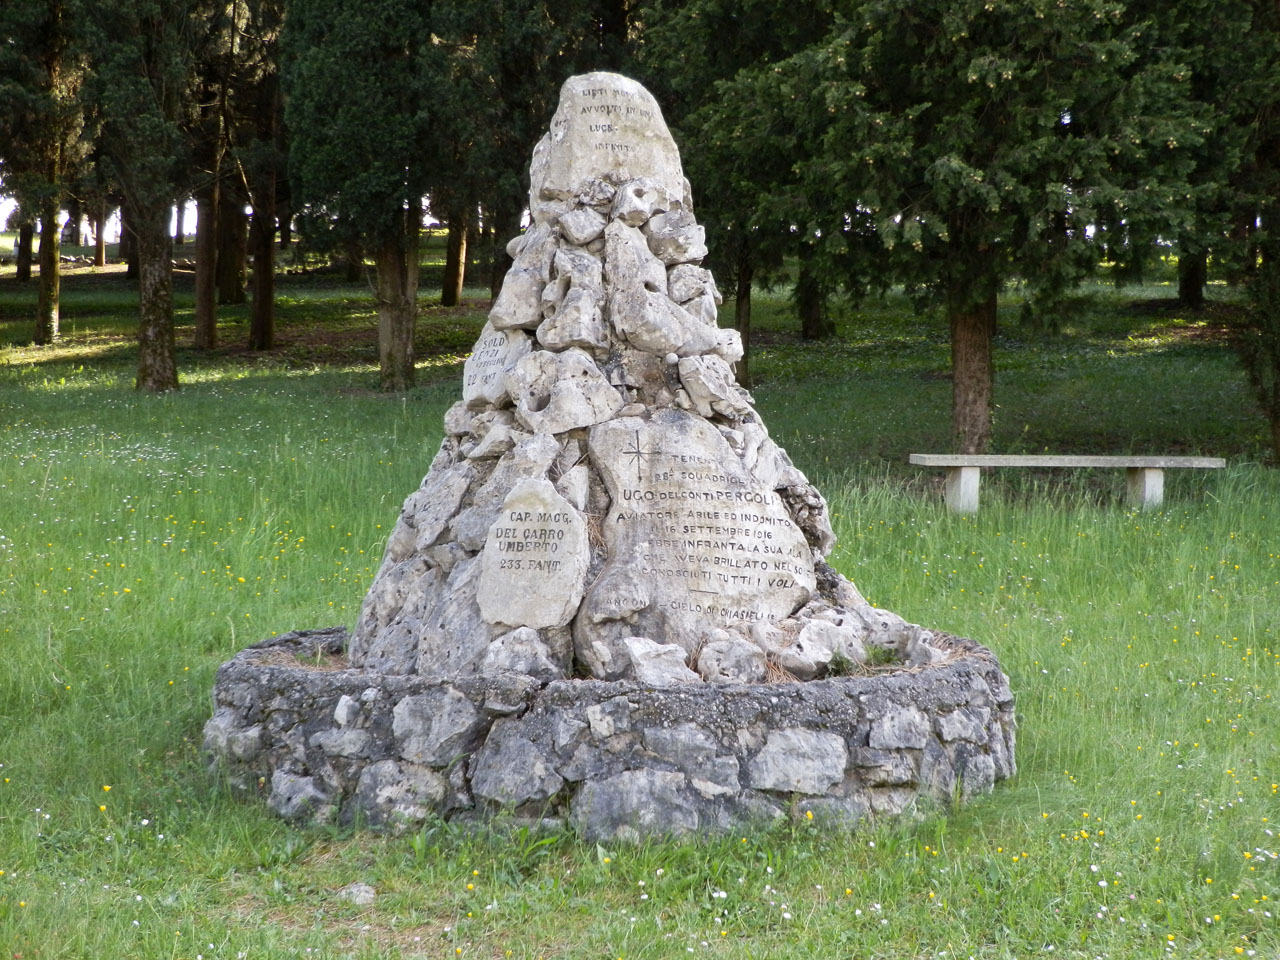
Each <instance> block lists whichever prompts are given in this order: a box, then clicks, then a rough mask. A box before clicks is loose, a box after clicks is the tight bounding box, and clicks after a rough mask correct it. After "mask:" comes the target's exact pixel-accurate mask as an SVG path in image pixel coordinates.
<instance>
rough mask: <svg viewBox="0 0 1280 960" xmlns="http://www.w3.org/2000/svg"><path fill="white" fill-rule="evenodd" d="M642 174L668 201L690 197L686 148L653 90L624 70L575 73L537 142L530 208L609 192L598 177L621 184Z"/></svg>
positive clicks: (531, 175) (563, 90)
mask: <svg viewBox="0 0 1280 960" xmlns="http://www.w3.org/2000/svg"><path fill="white" fill-rule="evenodd" d="M639 179H645V180H648V181H651V182H652V184H653V186H655V187H656V188H657V190H658V192H659V193H661V194H665V197H664V200H665V204H675V205H679V204H680V203H681V202H682V200H683V198H684V191H685V181H684V172H683V171H682V169H681V166H680V151H679V150H678V149H676V143H675V140H673V139H672V137H671V132H670V131H669V130H668V129H667V124H666V122H665V121H664V120H663V119H662V110H661V109H660V108H659V107H658V102H657V100H655V99H654V98H653V94H651V93H649V91H648V90H646V89H645V88H644V87H642V86H641V85H640V84H639V83H637V82H636V81H634V80H631V79H630V78H628V77H624V76H622V75H621V74H617V73H586V74H582V75H580V76H576V77H570V78H569V79H568V80H566V81H565V82H564V86H562V87H561V88H560V105H559V106H558V107H557V109H556V112H555V116H553V117H552V119H551V129H550V130H549V131H548V132H547V134H546V135H545V136H543V138H542V139H541V140H540V141H539V142H538V145H537V147H535V148H534V153H533V163H532V165H531V169H530V181H531V182H530V188H529V207H530V209H532V210H536V209H537V208H538V207H539V206H540V205H543V204H545V203H547V202H549V201H551V202H554V201H557V200H561V201H562V200H570V199H573V198H574V197H578V196H580V195H584V194H585V195H591V196H592V197H593V198H599V199H604V195H602V194H601V193H600V191H599V188H598V187H597V188H596V189H595V190H594V191H593V190H592V188H591V187H592V182H593V181H600V180H603V181H605V182H606V183H611V184H613V185H615V186H616V185H618V184H622V183H626V182H628V181H632V180H639ZM665 204H664V206H665Z"/></svg>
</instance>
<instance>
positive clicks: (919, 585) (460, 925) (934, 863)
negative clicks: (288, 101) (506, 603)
mask: <svg viewBox="0 0 1280 960" xmlns="http://www.w3.org/2000/svg"><path fill="white" fill-rule="evenodd" d="M2 243H3V239H0V244H2ZM0 249H4V248H3V247H2V246H0ZM6 271H7V272H6ZM189 284H190V280H189V278H185V279H180V282H179V290H178V322H179V342H180V343H182V342H184V341H185V342H188V343H189V340H190V326H191V299H190V287H189ZM63 292H64V302H63V313H62V317H63V320H62V327H63V331H64V335H65V336H64V339H63V342H62V343H60V344H59V345H57V346H54V347H51V348H43V349H35V348H32V347H30V346H28V345H27V341H28V340H29V338H30V335H31V333H30V331H31V317H32V316H33V314H34V299H35V291H34V287H33V286H32V285H21V286H20V285H18V284H17V283H16V282H15V281H14V279H13V276H12V268H11V267H10V268H0V413H2V414H3V416H0V662H3V665H4V666H3V669H0V951H2V952H0V960H19V958H21V960H26V958H34V957H39V958H54V957H57V958H83V957H104V958H106V957H111V958H116V957H139V958H152V957H156V958H159V957H164V958H184V960H195V958H201V960H213V958H217V960H241V958H245V960H248V958H254V960H256V958H298V960H311V958H338V957H369V958H373V957H468V958H504V957H516V958H538V957H545V958H552V957H556V958H580V957H588V958H590V957H596V958H616V957H624V958H628V960H630V958H641V957H648V958H667V957H677V956H686V955H689V954H692V955H694V956H717V957H734V958H737V957H755V958H763V957H777V958H784V957H786V958H793V957H814V958H828V957H838V958H859V960H861V958H871V957H883V958H894V960H897V958H925V957H931V958H937V957H946V958H965V957H971V956H972V957H980V958H1014V957H1017V958H1029V957H1046V956H1055V957H1073V958H1074V957H1080V958H1094V957H1111V958H1117V960H1120V958H1131V957H1179V956H1181V957H1194V958H1216V957H1223V958H1226V957H1235V956H1256V957H1260V958H1267V960H1275V958H1276V957H1278V956H1280V920H1278V919H1277V916H1276V914H1277V906H1278V905H1277V899H1278V898H1280V858H1278V857H1277V852H1278V851H1280V839H1278V838H1277V836H1276V833H1277V831H1278V830H1280V710H1278V705H1277V701H1276V691H1277V688H1278V683H1277V681H1278V680H1280V638H1278V637H1277V634H1278V633H1280V474H1278V472H1277V471H1276V470H1274V469H1272V468H1270V467H1267V466H1264V465H1262V463H1263V461H1264V460H1265V459H1266V456H1267V452H1266V451H1267V447H1266V443H1267V436H1266V425H1265V422H1264V421H1263V420H1262V418H1261V417H1260V416H1258V415H1257V414H1256V413H1255V412H1254V410H1253V406H1252V403H1251V402H1250V398H1249V396H1248V394H1247V391H1246V389H1245V385H1244V381H1243V377H1242V376H1241V374H1240V373H1239V371H1238V369H1237V367H1236V365H1235V361H1234V359H1233V357H1232V355H1231V352H1230V350H1229V348H1228V347H1227V345H1226V344H1225V342H1224V341H1223V339H1222V337H1221V335H1220V333H1219V330H1218V324H1217V322H1216V320H1215V317H1216V314H1215V313H1213V312H1212V311H1210V312H1209V313H1207V314H1205V315H1203V316H1194V317H1187V316H1180V315H1178V314H1177V313H1171V312H1166V311H1151V310H1145V311H1134V310H1132V309H1130V308H1129V306H1128V304H1129V301H1130V300H1131V299H1134V298H1139V299H1141V298H1150V297H1156V296H1160V295H1162V294H1163V295H1168V293H1169V291H1168V289H1167V288H1158V287H1150V288H1144V289H1142V290H1139V291H1136V292H1135V291H1125V292H1123V294H1117V293H1115V292H1114V291H1111V290H1110V289H1107V288H1101V287H1099V288H1089V289H1087V290H1082V291H1081V292H1080V294H1079V297H1078V299H1077V301H1076V303H1075V304H1074V308H1073V310H1072V317H1073V320H1072V322H1071V323H1070V324H1069V325H1068V326H1066V327H1065V328H1064V329H1063V331H1062V332H1061V333H1059V334H1057V335H1055V336H1052V337H1044V336H1039V335H1033V334H1032V333H1030V332H1027V331H1025V330H1023V329H1022V328H1021V327H1020V326H1019V325H1018V322H1017V307H1018V301H1017V296H1016V292H1011V293H1010V295H1009V297H1008V299H1007V302H1006V301H1002V317H1001V330H1002V333H1001V336H1000V338H999V340H998V342H997V352H996V360H997V365H998V368H999V373H998V378H997V386H996V398H997V403H998V404H999V409H998V411H997V419H996V449H997V450H999V451H1002V452H1036V451H1040V450H1046V449H1048V450H1053V451H1055V452H1061V453H1091V452H1109V453H1125V452H1135V453H1174V452H1178V453H1204V454H1213V455H1221V456H1226V457H1228V460H1229V466H1228V468H1227V469H1226V470H1223V471H1213V472H1201V471H1182V472H1171V473H1170V474H1168V475H1167V477H1166V502H1165V506H1164V509H1163V510H1160V511H1156V512H1151V513H1134V512H1132V511H1130V510H1128V509H1127V508H1126V507H1125V506H1124V504H1123V486H1124V484H1123V477H1122V476H1121V475H1119V474H1118V473H1116V472H1107V471H1077V472H1073V473H1061V472H1059V473H1055V472H1052V471H1043V472H1041V471H1004V472H1002V473H997V474H995V475H993V476H992V477H990V478H988V479H987V480H985V481H984V484H983V498H984V499H983V510H982V512H981V513H979V514H978V515H977V516H975V517H970V518H960V517H954V516H951V515H949V514H948V513H947V512H946V511H945V509H944V508H943V506H942V503H941V481H940V477H938V476H936V475H934V474H932V473H931V472H929V471H921V470H919V469H917V468H913V467H909V466H907V465H906V463H905V460H906V454H908V453H910V452H917V451H919V452H942V451H944V450H945V449H946V438H947V435H948V417H949V401H950V385H949V382H948V381H947V379H946V369H947V363H948V356H947V340H946V331H945V326H944V324H943V323H942V321H941V320H940V319H939V318H938V317H937V316H935V315H932V314H924V315H915V314H913V313H912V311H911V310H910V309H909V307H908V306H907V304H906V303H905V301H902V300H900V299H897V298H889V299H887V300H885V301H872V302H869V303H866V304H863V305H862V306H860V307H853V306H850V305H847V304H837V305H836V307H835V309H836V311H837V326H838V330H839V334H838V337H837V339H836V340H835V341H832V342H826V343H822V344H807V343H804V342H802V341H800V340H798V339H797V338H796V337H795V336H794V335H793V334H792V333H791V330H792V329H793V328H794V327H795V326H796V324H795V321H794V318H793V317H792V316H791V315H790V314H789V312H788V308H787V303H786V299H785V297H784V296H782V295H781V294H771V293H769V292H767V291H759V292H758V294H757V297H758V299H757V303H758V310H757V315H756V324H757V329H758V335H757V346H758V352H757V353H756V356H755V357H754V359H753V365H752V370H753V375H754V377H755V386H754V393H755V396H756V399H757V402H758V407H759V409H760V411H761V413H762V414H763V416H764V418H765V421H766V423H767V424H768V425H769V427H770V430H771V433H772V435H773V436H774V437H775V438H776V439H777V440H778V441H779V442H780V443H782V444H783V445H784V446H785V447H786V449H787V450H788V452H789V453H790V454H791V456H792V458H793V459H794V460H795V461H796V463H797V465H798V466H800V467H801V468H802V469H803V470H805V471H806V472H807V473H808V474H809V476H810V478H811V479H813V480H814V482H815V483H817V484H818V485H819V487H820V488H821V489H822V490H823V491H824V493H825V494H826V495H827V498H828V500H829V501H830V505H831V510H832V513H833V517H834V525H835V528H836V532H837V534H838V535H839V537H840V543H839V545H838V546H837V548H836V551H835V553H834V555H833V558H832V559H833V562H834V563H835V565H836V566H837V567H838V568H839V569H840V570H841V571H842V572H843V573H845V574H846V575H848V576H849V577H850V578H851V579H852V580H854V581H855V582H856V583H857V584H858V585H859V586H860V587H861V588H862V590H863V591H864V593H866V594H867V595H868V597H869V598H870V599H872V600H873V601H874V602H875V603H877V604H879V605H881V606H884V607H888V608H890V609H893V610H895V611H897V612H898V613H901V614H902V615H903V616H905V617H907V618H908V619H909V620H913V621H916V622H919V623H923V624H926V625H928V626H933V627H937V628H941V629H945V630H948V631H951V632H954V633H958V634H962V635H966V636H970V637H974V638H975V639H977V640H979V641H981V642H982V643H985V644H987V645H988V646H990V647H991V648H992V649H993V650H994V651H995V652H996V653H997V655H998V656H999V657H1000V660H1001V662H1002V664H1003V665H1004V667H1005V670H1006V671H1007V672H1008V673H1009V675H1010V678H1011V682H1012V686H1013V689H1014V692H1015V694H1016V696H1017V698H1018V717H1019V724H1020V730H1019V744H1018V755H1017V759H1018V766H1019V771H1018V775H1017V777H1016V778H1014V779H1013V780H1010V781H1005V782H1002V783H1001V784H999V785H998V786H997V788H996V790H995V791H994V792H993V793H992V794H990V795H989V796H986V797H983V798H980V799H979V800H977V801H976V802H974V803H971V804H969V805H968V806H966V807H964V808H961V809H958V810H954V811H947V810H943V809H926V810H924V811H922V815H921V816H920V817H919V818H918V819H914V820H902V821H896V822H883V823H877V824H872V825H867V826H866V827H865V828H863V829H860V830H858V831H857V832H853V833H844V832H838V833H833V832H828V831H822V830H818V829H816V828H814V827H812V826H811V825H809V824H807V823H804V822H798V823H790V822H788V823H784V824H780V825H777V826H775V827H774V828H772V829H769V830H767V831H762V832H752V833H747V834H736V835H733V836H727V837H706V838H699V839H696V840H692V841H686V842H683V843H670V842H656V841H655V842H648V843H645V844H643V845H639V846H618V847H614V848H607V849H606V848H603V847H597V846H595V845H593V844H585V843H582V842H581V841H579V840H577V839H576V838H575V837H573V836H571V835H567V834H551V835H546V836H537V835H532V834H530V833H528V832H527V831H521V830H517V829H511V828H509V827H504V826H503V825H502V824H501V823H499V824H496V825H494V826H492V827H477V826H475V825H466V826H464V825H456V824H443V823H432V824H429V825H428V826H427V827H425V828H424V829H422V830H420V831H418V832H416V833H410V834H404V835H398V836H390V835H368V834H359V833H355V834H353V833H350V832H344V831H340V830H336V829H308V830H299V829H295V828H293V827H290V826H288V825H286V824H284V823H282V822H280V821H279V820H277V819H276V818H275V817H274V816H272V815H271V814H270V813H269V812H268V810H267V809H266V806H265V804H264V803H262V802H260V801H257V800H253V801H243V800H239V799H236V798H234V797H233V796H232V795H231V793H230V792H229V791H228V790H226V789H224V787H223V785H222V784H220V783H219V782H218V781H217V779H216V778H214V777H212V776H211V775H210V774H209V773H207V771H206V769H205V765H204V761H203V758H202V757H201V755H200V737H201V732H200V731H201V726H202V724H203V723H204V721H205V719H207V717H208V715H209V711H210V705H209V691H210V689H211V686H212V680H213V673H214V670H215V669H216V667H217V665H218V664H219V663H220V662H222V661H223V660H225V659H227V658H229V657H230V656H231V655H232V654H233V653H235V652H236V651H238V650H239V649H241V648H242V647H244V646H245V645H247V644H249V643H251V642H253V641H255V640H257V639H260V638H263V637H265V636H269V635H271V634H273V633H281V632H284V631H287V630H292V629H297V628H307V627H319V626H327V625H331V624H338V623H345V624H348V625H351V624H352V623H353V622H354V620H355V617H356V613H357V611H358V608H359V604H360V602H361V599H362V597H363V594H364V591H365V589H366V588H367V586H368V583H369V581H370V579H371V577H372V575H373V572H374V570H375V568H376V566H377V564H378V561H379V560H380V558H381V552H382V546H383V542H384V540H385V537H386V535H387V533H388V532H389V531H390V529H391V526H392V524H393V523H394V521H395V518H396V515H397V512H398V510H399V506H400V503H401V501H402V500H403V498H404V497H405V496H406V495H408V494H409V493H410V492H411V491H412V490H414V489H415V488H416V486H417V484H418V483H419V482H420V480H421V477H422V474H423V473H424V472H425V469H426V466H427V464H428V462H429V460H430V458H431V456H432V454H433V453H434V450H435V448H436V446H437V445H438V443H439V440H440V434H441V416H442V414H443V412H444V410H445V409H446V408H447V406H448V405H449V404H450V403H451V402H452V401H453V400H454V399H455V398H456V397H457V396H458V393H459V390H460V385H459V378H460V371H461V361H462V358H463V357H464V356H465V354H466V352H467V351H468V350H469V349H470V345H471V343H472V341H473V340H474V338H475V335H476V334H477V333H478V331H479V328H480V325H481V323H482V322H483V313H484V309H485V307H486V303H485V302H484V301H483V300H482V299H481V298H482V296H483V295H484V293H483V291H481V290H478V289H476V290H468V291H467V298H468V303H467V304H466V305H465V306H464V307H461V308H458V309H453V310H443V309H441V308H439V307H434V306H431V305H430V300H429V298H428V297H427V296H425V293H426V291H425V289H424V297H423V304H424V307H425V309H424V312H423V318H422V321H421V323H420V330H419V338H418V349H419V356H420V357H421V361H420V364H419V368H418V376H419V386H418V387H417V388H416V389H414V390H413V391H411V392H410V393H408V394H406V395H404V396H397V397H394V398H392V397H384V396H381V395H378V394H376V393H375V392H373V391H372V389H371V387H373V385H374V384H375V383H376V371H375V369H374V364H375V363H376V347H375V344H374V340H373V337H372V316H373V311H372V305H371V301H370V297H369V294H368V291H367V288H362V287H360V286H358V285H357V286H346V285H343V284H340V283H337V282H335V281H331V280H327V279H325V278H323V277H320V276H317V275H299V276H282V277H281V279H280V288H279V291H278V293H279V298H280V299H279V307H278V309H279V318H278V322H279V334H280V341H281V346H280V348H279V349H278V350H276V351H273V352H271V353H269V354H250V353H248V352H247V351H245V350H243V349H242V347H241V344H242V343H243V341H244V339H245V337H246V335H247V328H246V322H245V316H246V314H245V310H244V308H227V309H224V310H223V312H222V314H221V316H222V326H221V329H220V336H221V338H222V342H223V343H224V344H226V346H224V347H221V348H219V349H218V350H216V351H214V352H213V353H211V354H204V355H200V354H196V353H195V352H194V351H192V350H190V349H189V348H187V347H185V346H184V347H181V348H180V360H179V362H180V370H181V377H182V381H183V388H182V390H181V391H179V392H177V393H176V394H173V395H168V396H160V397H153V396H139V395H136V394H135V393H134V392H133V390H132V380H133V373H134V370H133V364H134V349H133V346H132V341H131V331H132V328H133V325H134V323H135V322H136V321H135V319H134V317H133V315H132V313H131V311H132V310H133V303H134V301H133V294H132V292H131V290H130V288H129V286H128V285H127V284H126V283H125V282H124V281H123V279H122V278H121V277H119V276H118V275H116V274H113V273H111V272H109V271H108V272H106V273H102V272H94V271H92V270H90V269H88V268H78V269H76V270H73V271H69V272H68V276H67V277H66V278H65V279H64V286H63ZM1215 294H1217V295H1219V296H1221V295H1223V294H1222V292H1221V291H1215ZM725 313H726V315H730V314H729V313H728V311H727V310H726V311H725ZM355 882H364V883H368V884H371V885H372V886H373V887H374V888H375V889H376V891H377V898H376V900H375V901H374V903H373V904H371V905H363V906H362V905H357V904H355V903H352V902H350V901H349V900H347V899H344V897H343V896H342V895H341V894H340V891H342V890H343V888H344V887H346V886H347V885H349V884H352V883H355Z"/></svg>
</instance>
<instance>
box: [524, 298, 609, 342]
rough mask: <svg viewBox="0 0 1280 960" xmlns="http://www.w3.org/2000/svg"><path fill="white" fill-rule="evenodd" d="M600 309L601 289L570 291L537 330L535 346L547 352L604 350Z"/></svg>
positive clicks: (601, 301)
mask: <svg viewBox="0 0 1280 960" xmlns="http://www.w3.org/2000/svg"><path fill="white" fill-rule="evenodd" d="M603 307H604V291H603V289H600V288H597V289H594V290H593V289H591V288H585V287H571V288H570V289H569V291H568V293H567V294H566V295H565V296H564V298H563V299H562V300H561V301H560V302H559V303H558V304H556V305H555V308H554V309H553V310H552V311H550V313H549V315H548V318H547V319H546V320H543V321H542V326H540V327H538V342H539V343H540V344H542V345H543V346H544V347H546V348H547V349H548V350H567V349H568V348H569V347H581V348H583V349H587V350H599V349H603V348H606V347H608V345H609V333H608V330H607V329H606V327H605V322H604V312H603ZM545 310H546V303H545V301H544V311H545Z"/></svg>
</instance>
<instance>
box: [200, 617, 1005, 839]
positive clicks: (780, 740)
mask: <svg viewBox="0 0 1280 960" xmlns="http://www.w3.org/2000/svg"><path fill="white" fill-rule="evenodd" d="M346 641H347V634H346V631H345V630H342V629H340V628H336V629H329V630H317V631H309V632H299V633H291V634H287V635H285V636H282V637H278V638H275V639H272V640H268V641H265V642H263V643H260V644H258V645H256V646H253V647H250V648H249V649H247V650H244V651H243V652H241V653H240V654H239V655H238V656H237V657H236V658H235V659H233V660H231V661H229V662H227V663H225V664H223V665H222V667H221V668H220V669H219V671H218V677H217V681H216V683H215V687H214V715H213V717H212V718H211V719H210V720H209V722H208V723H207V725H206V726H205V748H206V750H208V751H209V753H210V755H211V756H212V758H213V763H214V766H215V768H217V769H218V770H219V771H220V772H222V773H223V774H224V775H226V776H227V777H229V779H230V781H231V782H232V783H233V784H234V785H235V786H236V787H238V788H240V789H243V790H246V791H250V790H252V791H255V792H256V791H259V790H261V791H263V792H268V791H269V795H268V803H269V804H270V805H271V807H272V808H273V809H274V810H275V811H276V812H277V813H279V814H281V815H282V816H285V817H288V818H290V819H298V820H308V819H310V820H314V821H332V820H339V821H344V822H349V821H351V820H353V819H356V818H360V819H362V820H363V821H364V822H366V823H370V824H374V825H388V826H397V825H401V824H404V825H409V824H412V823H414V822H417V821H421V820H423V819H425V818H427V817H429V816H431V815H439V816H445V817H449V816H454V815H461V814H469V815H475V814H485V813H492V812H498V811H501V810H509V811H513V812H514V813H515V814H516V815H517V816H522V817H536V818H543V819H545V818H556V819H559V820H563V821H568V823H570V824H571V825H572V826H573V827H574V828H575V829H576V830H578V831H579V833H581V834H582V835H583V836H584V837H586V838H590V839H612V838H637V837H640V836H642V835H649V834H680V833H689V832H694V831H698V832H705V831H710V830H726V829H729V828H730V827H731V826H733V825H734V824H743V823H747V822H750V821H761V820H768V819H772V818H774V817H778V816H783V815H786V814H790V815H793V816H796V815H799V816H803V815H805V814H806V813H808V812H812V814H813V815H814V817H815V818H816V819H819V820H826V821H828V822H831V821H835V822H850V823H851V822H854V821H856V820H858V819H861V818H863V817H865V816H868V815H871V814H898V813H902V812H904V811H906V810H908V809H909V808H911V807H912V806H913V804H914V803H915V801H916V798H917V797H920V796H931V797H935V798H938V799H941V800H944V801H949V800H950V799H951V798H953V797H956V796H959V797H962V798H963V797H967V796H969V795H972V794H975V793H980V792H984V791H987V790H989V789H990V788H991V786H992V785H993V783H994V782H995V781H996V780H998V779H1003V778H1006V777H1010V776H1012V775H1013V773H1014V715H1013V696H1012V694H1011V693H1010V690H1009V685H1008V680H1007V678H1006V677H1005V676H1004V674H1003V673H1002V672H1001V670H1000V666H999V664H998V663H997V662H996V660H995V658H994V657H993V656H992V655H991V653H990V652H989V651H988V650H986V648H984V647H982V646H980V645H978V644H976V643H973V642H971V641H968V640H963V639H959V638H955V637H942V636H939V635H934V639H933V645H934V647H935V650H936V651H937V652H938V653H941V654H943V656H942V657H941V658H940V659H939V660H937V662H934V663H930V664H928V665H923V666H919V667H907V668H902V669H897V670H893V671H889V672H883V673H873V674H871V675H868V676H849V677H837V678H830V679H826V680H818V681H813V682H809V683H777V684H704V683H689V684H676V685H672V686H666V687H653V686H648V685H645V684H642V683H638V682H635V681H618V682H606V681H600V680H557V681H553V682H550V683H545V684H544V683H540V682H539V681H537V680H535V679H533V678H531V677H528V676H522V675H517V674H511V675H503V676H498V677H475V678H464V679H458V680H454V681H449V682H442V681H440V680H431V679H426V678H423V677H419V676H413V675H405V676H388V675H382V674H376V673H369V672H365V671H360V670H351V669H344V667H345V658H344V651H345V647H346Z"/></svg>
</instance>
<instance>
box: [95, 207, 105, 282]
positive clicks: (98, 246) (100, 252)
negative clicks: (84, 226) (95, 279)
mask: <svg viewBox="0 0 1280 960" xmlns="http://www.w3.org/2000/svg"><path fill="white" fill-rule="evenodd" d="M93 265H94V266H95V267H105V266H106V265H107V201H106V200H103V201H101V202H100V203H99V204H98V212H97V213H95V214H94V215H93Z"/></svg>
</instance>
